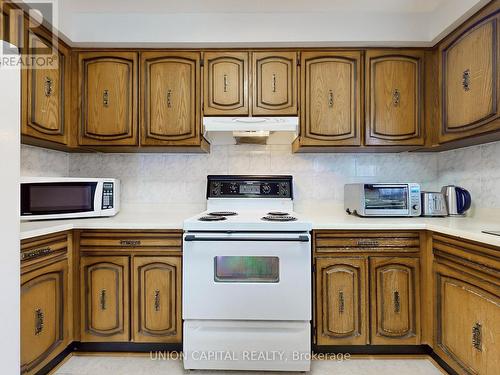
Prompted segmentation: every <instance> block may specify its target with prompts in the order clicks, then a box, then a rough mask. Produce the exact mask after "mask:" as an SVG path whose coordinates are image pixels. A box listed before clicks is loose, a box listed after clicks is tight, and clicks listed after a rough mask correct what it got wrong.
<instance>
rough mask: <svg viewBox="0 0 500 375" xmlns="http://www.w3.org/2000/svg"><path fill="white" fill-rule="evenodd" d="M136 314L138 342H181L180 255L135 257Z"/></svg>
mask: <svg viewBox="0 0 500 375" xmlns="http://www.w3.org/2000/svg"><path fill="white" fill-rule="evenodd" d="M132 269H133V273H134V276H133V298H134V300H133V316H134V332H133V340H134V341H135V342H169V343H180V342H181V340H182V317H181V283H182V280H181V258H180V257H165V256H158V257H151V256H144V257H143V256H136V257H134V258H133V265H132Z"/></svg>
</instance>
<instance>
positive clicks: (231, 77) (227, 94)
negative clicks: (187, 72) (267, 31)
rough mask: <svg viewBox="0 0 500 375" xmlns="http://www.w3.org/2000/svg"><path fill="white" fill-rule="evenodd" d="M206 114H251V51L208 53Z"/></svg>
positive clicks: (205, 95)
mask: <svg viewBox="0 0 500 375" xmlns="http://www.w3.org/2000/svg"><path fill="white" fill-rule="evenodd" d="M203 60H204V63H203V70H204V73H203V76H204V83H203V86H204V98H203V103H204V108H203V113H204V114H205V115H208V116H210V115H228V116H229V115H248V109H249V107H248V78H249V77H248V52H205V53H204V56H203Z"/></svg>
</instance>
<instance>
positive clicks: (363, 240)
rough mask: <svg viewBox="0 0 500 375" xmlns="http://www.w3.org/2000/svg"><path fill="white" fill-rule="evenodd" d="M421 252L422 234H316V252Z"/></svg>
mask: <svg viewBox="0 0 500 375" xmlns="http://www.w3.org/2000/svg"><path fill="white" fill-rule="evenodd" d="M367 250H368V251H376V252H398V253H401V252H410V253H411V252H419V251H420V233H419V232H417V231H415V232H407V231H405V232H403V231H401V232H400V231H328V230H320V231H315V232H314V252H315V253H317V254H322V253H335V252H338V253H354V252H364V251H367Z"/></svg>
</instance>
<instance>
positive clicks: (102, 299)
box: [99, 289, 106, 310]
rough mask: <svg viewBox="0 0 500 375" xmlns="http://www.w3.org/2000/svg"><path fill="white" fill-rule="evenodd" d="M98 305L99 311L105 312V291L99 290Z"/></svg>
mask: <svg viewBox="0 0 500 375" xmlns="http://www.w3.org/2000/svg"><path fill="white" fill-rule="evenodd" d="M99 304H100V305H101V310H106V289H101V292H100V293H99Z"/></svg>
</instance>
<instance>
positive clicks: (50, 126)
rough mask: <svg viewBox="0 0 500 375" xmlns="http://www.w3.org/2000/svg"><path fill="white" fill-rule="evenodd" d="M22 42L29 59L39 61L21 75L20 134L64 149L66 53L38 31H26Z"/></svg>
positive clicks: (62, 47)
mask: <svg viewBox="0 0 500 375" xmlns="http://www.w3.org/2000/svg"><path fill="white" fill-rule="evenodd" d="M26 38H27V45H28V48H29V49H28V50H29V53H30V56H31V57H32V58H36V57H37V56H40V57H39V58H38V59H37V61H38V62H39V64H37V65H36V67H34V68H32V69H26V70H24V71H23V81H24V82H23V108H24V110H23V120H24V121H23V124H22V127H21V129H22V134H23V135H26V136H30V137H34V138H37V139H41V140H45V141H51V142H57V143H60V144H63V145H67V143H68V128H67V121H66V119H65V117H66V108H65V105H66V100H65V97H66V96H67V95H68V94H67V93H66V88H67V87H68V84H69V80H68V79H69V77H68V76H67V75H68V71H67V70H68V64H69V51H68V50H67V49H66V48H65V47H64V46H62V45H61V44H59V45H58V46H57V47H56V46H54V45H53V44H52V40H51V37H50V35H46V34H45V33H44V32H41V31H37V32H34V31H31V30H27V36H26ZM43 56H45V57H43Z"/></svg>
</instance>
